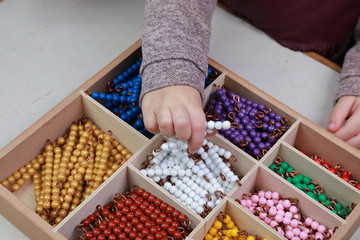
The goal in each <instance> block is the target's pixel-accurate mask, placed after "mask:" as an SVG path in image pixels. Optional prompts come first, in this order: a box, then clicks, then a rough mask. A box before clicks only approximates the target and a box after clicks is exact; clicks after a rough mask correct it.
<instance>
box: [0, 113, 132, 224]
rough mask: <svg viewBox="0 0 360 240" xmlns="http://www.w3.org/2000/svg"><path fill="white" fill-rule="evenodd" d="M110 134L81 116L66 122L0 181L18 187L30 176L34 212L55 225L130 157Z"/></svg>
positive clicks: (13, 189) (11, 186)
mask: <svg viewBox="0 0 360 240" xmlns="http://www.w3.org/2000/svg"><path fill="white" fill-rule="evenodd" d="M111 135H112V134H111V132H110V131H109V132H107V133H104V132H103V131H101V130H100V129H98V128H97V126H96V125H94V124H93V123H92V122H91V121H90V120H89V119H86V118H83V119H81V120H79V121H77V122H75V123H74V124H72V125H71V126H70V131H69V133H68V135H66V136H64V137H59V138H58V139H57V140H56V141H55V142H50V141H49V140H48V141H47V142H46V145H45V147H44V150H43V152H42V153H41V154H39V155H38V156H37V157H36V158H34V159H32V160H31V161H30V162H29V163H27V164H25V165H24V166H23V167H21V168H19V169H18V170H17V171H16V172H14V173H13V174H12V175H11V176H9V177H8V178H6V179H5V180H3V181H2V182H1V184H2V185H3V186H4V187H6V188H8V189H10V190H11V191H18V190H19V189H20V188H21V186H23V185H24V183H25V182H26V181H27V180H29V179H32V182H33V189H34V194H35V202H36V207H35V211H36V213H38V214H39V215H40V216H41V217H42V218H43V219H44V220H46V221H48V222H49V223H50V224H52V225H57V224H59V223H60V222H61V221H62V220H63V219H64V218H65V217H66V216H67V215H68V214H69V213H70V212H71V211H73V210H74V209H75V208H76V207H77V206H78V205H79V204H80V203H81V202H82V201H83V200H84V199H85V198H86V197H88V196H89V195H90V194H91V193H92V192H93V191H95V190H96V188H97V187H99V186H100V185H101V183H102V182H104V181H105V180H106V179H107V178H109V177H110V176H111V174H113V173H114V172H115V171H116V170H117V169H118V168H120V166H121V165H123V164H124V163H125V162H126V161H127V160H128V159H129V158H131V156H132V154H131V153H129V152H128V150H127V149H125V148H124V146H123V145H121V144H120V143H119V142H118V141H117V140H115V139H114V138H113V137H112V136H111Z"/></svg>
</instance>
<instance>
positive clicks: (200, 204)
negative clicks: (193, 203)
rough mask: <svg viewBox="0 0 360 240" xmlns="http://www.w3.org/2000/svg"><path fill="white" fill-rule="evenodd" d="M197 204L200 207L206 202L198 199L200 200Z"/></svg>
mask: <svg viewBox="0 0 360 240" xmlns="http://www.w3.org/2000/svg"><path fill="white" fill-rule="evenodd" d="M197 203H198V204H199V206H202V205H204V204H206V201H205V200H204V199H202V198H200V199H199V200H198V201H197Z"/></svg>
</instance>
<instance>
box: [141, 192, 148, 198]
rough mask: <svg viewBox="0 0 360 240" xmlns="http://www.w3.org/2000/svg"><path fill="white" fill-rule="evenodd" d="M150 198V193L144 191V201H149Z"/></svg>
mask: <svg viewBox="0 0 360 240" xmlns="http://www.w3.org/2000/svg"><path fill="white" fill-rule="evenodd" d="M149 196H150V193H149V192H146V191H144V193H143V194H142V197H143V198H144V199H147V198H148V197H149Z"/></svg>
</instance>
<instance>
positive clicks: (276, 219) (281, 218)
mask: <svg viewBox="0 0 360 240" xmlns="http://www.w3.org/2000/svg"><path fill="white" fill-rule="evenodd" d="M283 220H284V218H283V216H280V215H276V216H275V221H277V222H278V223H281V222H282V221H283Z"/></svg>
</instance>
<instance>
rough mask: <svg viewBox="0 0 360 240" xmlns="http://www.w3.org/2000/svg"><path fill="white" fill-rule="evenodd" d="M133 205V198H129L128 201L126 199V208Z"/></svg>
mask: <svg viewBox="0 0 360 240" xmlns="http://www.w3.org/2000/svg"><path fill="white" fill-rule="evenodd" d="M132 203H133V201H132V199H131V198H127V199H125V201H124V204H125V206H127V207H129V206H130V205H131V204H132Z"/></svg>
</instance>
